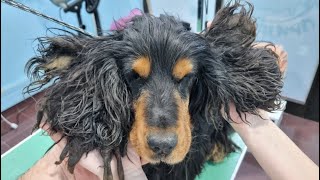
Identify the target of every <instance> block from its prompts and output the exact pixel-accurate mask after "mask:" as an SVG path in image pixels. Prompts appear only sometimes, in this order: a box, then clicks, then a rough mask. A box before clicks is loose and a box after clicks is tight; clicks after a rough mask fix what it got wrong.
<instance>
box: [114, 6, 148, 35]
mask: <svg viewBox="0 0 320 180" xmlns="http://www.w3.org/2000/svg"><path fill="white" fill-rule="evenodd" d="M139 15H142V12H141V10H140V9H133V10H131V11H130V13H129V15H128V16H125V17H123V18H120V19H118V20H117V21H114V22H113V23H112V24H111V26H110V30H112V31H114V30H120V29H123V28H125V27H126V23H127V22H129V21H131V19H132V18H133V17H135V16H139Z"/></svg>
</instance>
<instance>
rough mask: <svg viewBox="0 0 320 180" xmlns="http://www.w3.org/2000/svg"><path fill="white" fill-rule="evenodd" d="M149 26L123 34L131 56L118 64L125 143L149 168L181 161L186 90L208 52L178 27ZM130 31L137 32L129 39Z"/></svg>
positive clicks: (187, 139)
mask: <svg viewBox="0 0 320 180" xmlns="http://www.w3.org/2000/svg"><path fill="white" fill-rule="evenodd" d="M142 21H143V19H142ZM145 22H148V21H145ZM135 23H136V22H135ZM153 23H154V24H144V23H138V27H135V24H133V25H132V26H133V27H129V28H128V29H126V30H124V31H125V34H126V35H127V37H125V38H127V39H128V40H127V41H128V44H131V46H130V47H129V48H128V49H130V50H132V51H133V52H135V53H136V55H135V56H130V57H129V58H124V59H123V60H122V61H121V63H120V67H121V70H122V72H123V74H124V78H125V81H126V84H127V85H128V89H129V91H130V92H131V94H132V99H133V102H132V109H133V112H134V123H133V126H132V129H131V132H130V135H129V140H130V142H131V143H132V144H133V146H134V147H135V149H136V150H137V152H138V154H139V155H140V156H141V157H142V158H144V159H146V160H148V161H149V162H151V163H158V162H160V161H162V162H165V163H168V164H175V163H178V162H180V161H182V160H183V159H184V157H185V156H186V154H187V153H188V151H189V148H190V145H191V141H192V135H191V133H192V122H191V116H190V113H189V103H190V95H191V89H192V87H193V84H194V82H195V80H196V79H197V78H198V76H197V75H198V71H199V69H198V68H199V66H198V63H197V62H198V61H201V60H203V58H204V56H205V55H206V54H208V53H207V52H206V51H210V49H209V48H208V47H206V45H207V43H206V42H205V41H204V39H203V38H201V37H200V35H197V34H195V33H192V32H190V31H188V30H187V29H186V28H185V27H184V26H182V24H178V23H176V24H174V23H172V22H169V21H168V19H166V18H160V19H155V20H154V21H153ZM166 23H168V24H170V23H172V24H171V26H165V25H164V24H166ZM141 24H142V25H141ZM157 26H158V27H162V28H161V29H156V27H157ZM132 29H138V30H137V31H139V32H138V33H137V34H134V33H133V32H132V31H133V30H132ZM143 32H145V33H143ZM132 36H134V37H132ZM150 37H153V38H152V39H149V38H150ZM130 41H131V42H130Z"/></svg>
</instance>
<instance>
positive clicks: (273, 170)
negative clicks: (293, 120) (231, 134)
mask: <svg viewBox="0 0 320 180" xmlns="http://www.w3.org/2000/svg"><path fill="white" fill-rule="evenodd" d="M262 116H264V119H267V120H263V119H261V118H260V117H258V116H254V115H247V118H249V121H250V122H251V126H249V125H247V124H244V123H240V124H236V123H231V125H232V126H233V128H234V129H235V130H236V131H237V132H238V133H239V135H240V136H241V137H242V139H243V140H244V142H245V144H246V145H247V147H248V149H249V150H250V151H251V152H252V154H253V155H254V157H255V158H256V160H257V161H258V162H259V164H260V165H261V167H262V168H263V169H264V171H265V172H266V173H267V174H268V175H269V176H270V177H271V178H272V179H279V180H280V179H281V180H283V179H290V180H294V179H299V180H300V179H308V180H309V179H310V180H312V179H319V172H318V170H319V167H318V166H317V165H316V164H315V163H313V162H312V161H311V160H310V159H309V158H308V157H307V156H306V155H305V154H304V153H303V152H302V151H301V150H300V149H299V148H298V147H297V146H296V145H295V144H294V143H293V142H292V141H291V140H290V139H289V138H288V136H286V134H285V133H283V132H282V131H281V130H280V129H279V128H278V127H277V126H276V125H275V124H274V123H273V122H272V121H270V120H269V118H268V117H267V114H265V113H262Z"/></svg>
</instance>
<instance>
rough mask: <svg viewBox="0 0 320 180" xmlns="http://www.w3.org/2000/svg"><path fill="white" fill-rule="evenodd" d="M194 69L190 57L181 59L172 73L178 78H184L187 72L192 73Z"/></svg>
mask: <svg viewBox="0 0 320 180" xmlns="http://www.w3.org/2000/svg"><path fill="white" fill-rule="evenodd" d="M192 69H193V64H192V62H191V60H190V59H186V58H184V59H179V60H178V61H177V62H176V64H175V66H174V68H173V72H172V75H173V76H174V77H175V78H177V79H182V78H183V77H184V76H186V75H187V74H189V73H191V72H192Z"/></svg>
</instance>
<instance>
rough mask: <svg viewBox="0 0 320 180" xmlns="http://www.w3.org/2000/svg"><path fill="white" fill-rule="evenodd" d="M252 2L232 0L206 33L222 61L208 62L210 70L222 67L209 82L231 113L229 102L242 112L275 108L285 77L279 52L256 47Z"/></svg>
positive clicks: (218, 59) (220, 103)
mask: <svg viewBox="0 0 320 180" xmlns="http://www.w3.org/2000/svg"><path fill="white" fill-rule="evenodd" d="M248 6H249V8H245V6H244V5H241V4H239V2H238V1H236V2H235V3H234V4H233V5H231V4H228V5H227V6H226V7H224V8H222V9H221V10H220V11H219V12H218V13H217V15H216V17H215V18H214V20H213V22H212V24H211V26H210V28H208V29H207V30H206V31H205V32H204V33H203V36H204V37H205V38H206V39H207V41H208V42H209V44H210V46H211V50H212V55H213V59H214V62H216V63H218V64H221V65H222V66H216V65H214V64H211V66H210V65H208V66H209V67H208V68H207V69H209V70H208V72H209V73H211V72H210V71H211V70H212V71H214V70H215V71H217V69H218V72H219V74H217V73H216V74H215V76H214V77H213V76H211V75H209V76H208V79H207V85H208V86H209V89H210V91H212V92H211V94H215V95H214V96H215V97H216V103H217V102H219V103H218V104H219V105H223V106H224V108H225V110H226V112H227V114H228V115H229V108H228V107H229V102H233V103H234V104H235V107H236V110H237V112H238V113H240V112H249V113H253V114H257V109H258V108H259V109H263V110H267V111H272V110H275V109H277V108H278V107H279V98H280V95H279V94H280V91H281V88H282V77H281V73H280V69H279V66H278V56H277V55H276V54H275V53H274V52H273V51H271V50H270V49H269V48H267V47H264V48H263V47H262V48H256V47H254V45H253V42H254V40H255V37H256V25H255V21H254V20H253V18H252V17H251V14H252V11H253V7H252V5H250V4H248ZM212 66H216V67H212ZM210 68H211V70H210ZM229 118H230V117H229Z"/></svg>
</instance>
